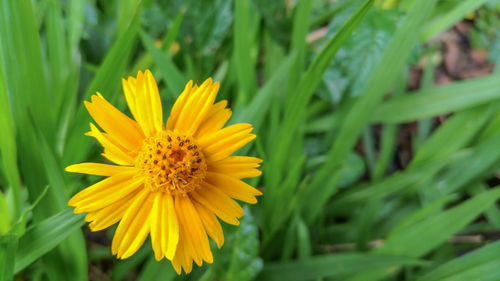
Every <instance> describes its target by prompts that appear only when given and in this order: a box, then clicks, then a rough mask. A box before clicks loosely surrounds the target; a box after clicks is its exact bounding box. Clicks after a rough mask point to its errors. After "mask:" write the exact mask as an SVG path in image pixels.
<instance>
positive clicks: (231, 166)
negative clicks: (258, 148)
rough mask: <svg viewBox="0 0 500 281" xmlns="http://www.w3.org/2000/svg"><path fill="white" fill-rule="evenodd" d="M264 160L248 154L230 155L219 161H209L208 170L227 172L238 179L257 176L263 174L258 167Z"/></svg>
mask: <svg viewBox="0 0 500 281" xmlns="http://www.w3.org/2000/svg"><path fill="white" fill-rule="evenodd" d="M261 162H262V160H261V159H259V158H256V157H248V156H230V157H228V158H225V159H222V160H220V161H217V162H212V163H209V165H208V171H210V172H215V173H219V174H225V175H228V176H231V177H235V178H238V179H242V178H252V177H257V176H260V175H261V174H262V172H261V171H259V170H257V169H256V168H257V167H259V166H260V165H259V163H261Z"/></svg>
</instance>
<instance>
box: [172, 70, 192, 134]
mask: <svg viewBox="0 0 500 281" xmlns="http://www.w3.org/2000/svg"><path fill="white" fill-rule="evenodd" d="M196 89H198V87H197V86H194V87H193V81H192V80H190V81H189V82H188V83H187V84H186V87H185V88H184V91H182V93H181V94H180V95H179V97H178V98H177V100H176V101H175V103H174V106H173V107H172V110H170V116H169V117H168V120H167V129H168V130H171V131H173V130H174V129H175V125H176V124H177V120H178V119H179V115H180V114H181V112H182V111H183V110H184V106H185V105H186V101H187V100H188V99H189V97H190V96H191V94H193V93H194V91H196Z"/></svg>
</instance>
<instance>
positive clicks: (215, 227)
mask: <svg viewBox="0 0 500 281" xmlns="http://www.w3.org/2000/svg"><path fill="white" fill-rule="evenodd" d="M193 205H194V206H195V207H196V210H197V211H198V214H199V215H200V219H201V221H202V222H203V225H204V226H205V230H206V231H207V233H208V235H210V237H212V239H214V241H215V243H216V244H217V247H219V248H220V247H222V245H223V244H224V234H223V232H222V227H221V225H220V223H219V221H218V220H217V218H216V217H215V215H214V213H213V212H211V211H209V210H208V209H207V208H206V207H204V206H203V205H202V204H200V203H198V202H196V201H193Z"/></svg>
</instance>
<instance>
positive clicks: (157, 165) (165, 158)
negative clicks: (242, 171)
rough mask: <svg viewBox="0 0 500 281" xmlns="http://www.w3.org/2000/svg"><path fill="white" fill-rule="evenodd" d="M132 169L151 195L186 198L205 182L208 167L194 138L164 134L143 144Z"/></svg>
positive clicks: (148, 139)
mask: <svg viewBox="0 0 500 281" xmlns="http://www.w3.org/2000/svg"><path fill="white" fill-rule="evenodd" d="M135 166H136V167H137V168H138V169H139V170H141V171H142V173H143V175H144V176H145V178H146V184H147V185H148V186H149V187H150V188H151V190H152V191H161V192H169V193H171V194H172V195H177V194H186V193H188V192H190V191H193V190H195V189H197V188H198V187H199V186H200V183H201V182H202V180H203V179H204V178H205V173H206V171H207V163H206V161H205V158H204V156H203V153H202V152H201V151H200V149H199V148H198V146H197V145H196V144H195V143H193V138H192V137H189V136H185V135H181V134H178V133H177V132H173V131H163V132H161V133H159V134H157V135H156V136H155V137H148V138H146V139H145V140H144V142H143V144H142V147H141V149H140V151H139V153H138V155H137V158H136V161H135Z"/></svg>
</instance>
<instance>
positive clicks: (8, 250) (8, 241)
mask: <svg viewBox="0 0 500 281" xmlns="http://www.w3.org/2000/svg"><path fill="white" fill-rule="evenodd" d="M17 243H18V238H17V237H16V236H14V235H5V236H0V280H2V281H10V280H12V279H13V277H14V259H13V258H12V257H13V256H14V255H15V254H16V250H17Z"/></svg>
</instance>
